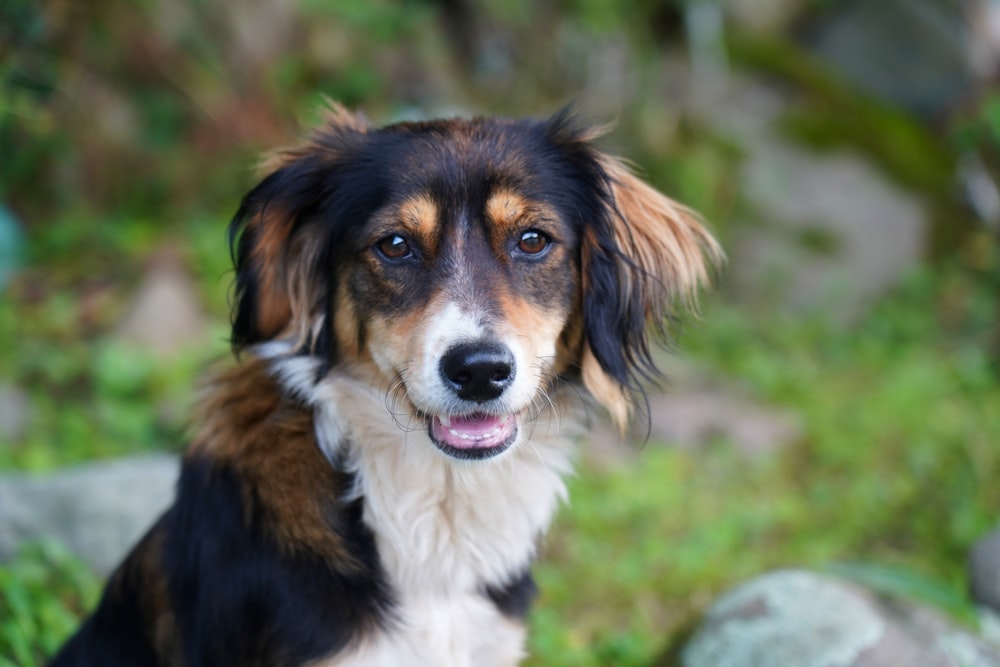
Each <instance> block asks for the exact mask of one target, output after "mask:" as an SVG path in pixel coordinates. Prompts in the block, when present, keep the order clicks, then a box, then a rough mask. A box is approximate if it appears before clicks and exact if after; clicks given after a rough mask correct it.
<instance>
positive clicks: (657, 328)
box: [580, 154, 722, 429]
mask: <svg viewBox="0 0 1000 667" xmlns="http://www.w3.org/2000/svg"><path fill="white" fill-rule="evenodd" d="M597 161H598V163H599V164H600V168H601V171H602V172H603V176H604V178H603V180H604V184H605V194H604V206H605V213H606V215H605V216H601V219H600V220H598V221H597V222H596V223H595V224H593V225H591V226H588V227H586V228H585V230H584V233H583V234H582V237H581V270H582V272H583V317H584V336H585V344H584V349H583V354H582V358H581V362H580V363H581V372H582V376H583V382H584V385H585V386H586V387H587V389H588V390H589V391H590V392H591V393H592V394H593V395H594V397H595V398H596V399H597V400H598V401H599V402H600V403H601V404H603V405H604V406H605V407H606V408H607V409H608V411H609V412H610V414H611V416H612V418H613V419H614V421H615V422H616V423H617V425H618V426H619V428H622V429H624V427H625V424H626V422H627V420H628V417H629V414H630V412H631V409H632V407H633V400H634V399H633V397H634V396H635V395H636V392H641V386H640V384H641V382H642V380H644V379H649V378H650V377H655V376H657V374H658V373H657V370H656V367H655V365H654V362H653V359H652V356H651V354H650V342H649V336H650V333H653V334H658V335H664V334H665V333H666V330H665V328H666V324H667V322H668V319H670V318H671V317H672V314H673V312H674V309H675V308H679V307H688V308H693V307H694V306H695V305H696V301H697V291H698V289H699V287H701V286H702V285H704V284H706V283H707V282H708V281H709V277H710V274H711V272H712V268H713V267H714V266H715V265H717V264H718V263H719V262H720V261H721V259H722V251H721V249H720V248H719V245H718V244H717V243H716V241H715V240H714V239H713V238H712V236H711V235H710V234H709V232H708V231H707V230H706V229H705V227H704V226H703V225H702V224H701V222H700V221H699V220H698V218H697V216H696V215H695V214H694V213H693V212H692V211H691V210H689V209H687V208H685V207H684V206H682V205H680V204H678V203H676V202H674V201H672V200H671V199H669V198H668V197H666V196H664V195H662V194H660V193H659V192H657V191H656V190H654V189H653V188H652V187H651V186H649V185H648V184H647V183H645V182H643V181H642V180H640V179H639V178H637V177H636V176H635V175H634V174H632V173H631V172H630V171H629V169H628V168H627V167H625V165H623V164H622V163H621V162H620V161H618V160H617V159H614V158H611V157H608V156H606V155H603V154H598V156H597Z"/></svg>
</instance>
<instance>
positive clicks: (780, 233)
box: [701, 75, 930, 323]
mask: <svg viewBox="0 0 1000 667" xmlns="http://www.w3.org/2000/svg"><path fill="white" fill-rule="evenodd" d="M791 102H792V99H791V98H790V97H788V95H787V94H786V93H785V92H783V91H782V90H780V89H778V88H776V87H774V86H772V85H770V84H768V83H766V82H764V81H762V80H759V79H754V78H750V77H745V76H740V75H734V76H732V77H731V79H730V81H729V85H728V88H727V90H726V93H725V97H724V99H722V100H721V101H720V102H719V103H718V104H715V105H713V107H711V108H708V109H703V110H702V112H701V116H702V117H704V118H705V119H706V120H708V121H709V122H710V123H711V124H712V125H713V127H715V128H716V130H717V131H719V132H720V133H721V134H722V135H724V136H726V137H727V138H729V139H730V140H731V141H733V142H735V143H736V144H738V145H739V146H740V147H741V149H742V151H743V153H744V160H743V162H742V165H741V178H740V179H739V182H740V187H741V189H742V194H741V196H742V198H743V199H744V201H746V203H747V204H748V205H749V207H750V209H751V210H752V215H751V220H752V221H754V223H753V224H745V225H743V226H742V227H741V228H740V229H738V230H737V233H736V234H735V235H734V238H733V239H732V240H731V242H730V243H729V244H728V246H727V248H726V251H727V253H728V254H729V263H728V265H727V268H726V273H725V279H726V283H727V285H728V286H729V287H730V288H731V289H732V291H733V292H734V294H735V296H737V297H738V298H740V299H741V300H744V301H748V302H750V303H752V304H758V303H759V304H762V305H765V306H768V307H772V306H777V307H779V308H784V309H792V310H795V311H797V312H806V313H823V314H824V315H825V316H828V317H830V318H831V320H832V321H834V322H842V323H849V322H850V321H852V319H853V318H855V317H856V316H857V315H859V314H861V313H863V312H864V311H865V309H866V308H867V307H868V306H869V305H870V304H871V303H872V302H873V301H874V300H875V299H877V298H878V297H879V296H882V295H883V294H885V293H886V292H887V291H888V290H889V289H891V288H892V287H894V286H895V285H896V284H897V283H898V282H899V280H900V279H901V278H902V277H903V276H904V275H906V274H907V273H908V272H910V271H912V270H914V269H916V268H917V267H919V266H921V265H922V263H923V260H924V254H925V246H926V238H927V233H928V230H929V229H930V215H929V213H928V211H927V210H926V208H925V207H924V206H923V204H922V200H921V199H920V197H919V196H917V195H915V194H913V193H910V192H907V191H905V190H903V189H901V188H900V187H898V186H897V185H896V184H894V183H893V182H892V181H891V180H890V179H889V178H888V177H887V176H886V175H885V174H883V173H882V172H881V171H880V170H879V169H878V168H877V167H875V166H874V165H873V164H872V163H871V162H869V161H868V160H866V159H865V158H864V157H863V156H862V155H860V154H859V153H857V152H852V151H847V150H842V151H837V152H824V153H817V152H816V151H814V150H812V149H809V148H807V147H803V146H799V145H797V144H795V143H793V142H792V141H790V140H789V139H787V138H785V137H784V136H783V135H782V132H781V130H780V121H781V118H782V115H783V113H784V111H785V109H787V107H788V105H789V104H790V103H791Z"/></svg>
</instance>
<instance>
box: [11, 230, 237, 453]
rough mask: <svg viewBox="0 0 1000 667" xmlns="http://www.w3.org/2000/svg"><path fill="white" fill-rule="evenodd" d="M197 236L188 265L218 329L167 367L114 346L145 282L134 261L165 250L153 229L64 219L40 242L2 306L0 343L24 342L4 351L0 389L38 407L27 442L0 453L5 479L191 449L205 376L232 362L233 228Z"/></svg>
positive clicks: (38, 237)
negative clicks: (16, 473)
mask: <svg viewBox="0 0 1000 667" xmlns="http://www.w3.org/2000/svg"><path fill="white" fill-rule="evenodd" d="M189 229H190V233H189V236H188V239H187V240H188V246H187V247H188V253H189V255H190V256H191V261H189V264H190V265H191V266H192V267H195V268H197V269H198V272H197V277H198V278H199V279H200V281H201V284H202V285H203V286H204V287H205V293H206V295H211V297H206V299H205V301H206V303H208V304H210V312H212V313H213V314H214V315H215V322H216V323H217V324H216V328H215V329H214V330H213V331H212V332H210V334H209V335H210V338H209V339H208V340H206V341H205V342H204V344H203V345H200V346H199V347H198V348H197V349H192V350H190V351H188V352H187V353H183V354H181V355H180V356H178V357H176V358H171V359H169V360H166V359H162V358H156V357H153V356H151V355H150V353H148V352H143V351H141V350H138V349H135V348H132V347H129V346H128V345H126V344H123V343H122V342H120V341H119V340H117V339H116V338H115V337H114V336H113V335H111V332H112V330H113V327H114V323H115V321H116V320H119V319H120V318H121V317H122V315H123V311H124V309H125V307H126V305H127V304H126V302H127V298H128V297H129V296H130V293H131V290H130V288H131V287H134V285H135V282H136V280H137V275H138V273H139V271H140V265H141V262H140V261H139V260H138V259H136V256H137V255H139V256H141V255H143V254H145V253H147V252H149V251H150V250H151V248H153V247H154V246H155V245H157V243H163V242H164V241H163V239H162V238H160V240H159V241H157V240H156V239H157V231H156V229H155V227H154V226H153V225H150V224H148V223H144V222H141V221H139V222H136V221H129V220H122V221H120V223H119V224H117V225H91V224H88V221H82V222H81V221H80V220H78V219H67V220H65V221H61V222H58V223H55V224H52V225H50V226H48V227H47V228H45V229H44V230H39V232H38V233H36V234H34V235H32V237H31V238H30V239H29V244H28V254H29V259H30V261H31V268H30V269H28V270H26V271H25V272H24V273H23V274H21V275H20V276H19V277H18V278H17V279H16V280H15V281H14V282H13V283H11V285H10V286H9V288H8V290H7V293H6V294H5V295H4V298H3V299H0V339H2V340H15V341H17V342H18V343H17V345H4V346H0V369H3V370H2V371H0V383H10V384H12V385H14V386H16V387H19V388H21V389H22V390H23V391H25V392H26V393H27V398H28V402H29V404H30V406H31V408H30V410H29V413H28V414H27V415H26V416H25V420H26V424H25V428H24V433H23V434H22V435H21V436H20V437H18V438H17V439H16V440H15V441H12V442H6V443H0V445H2V446H0V469H2V468H10V467H17V468H29V469H36V470H37V469H47V468H52V467H54V466H56V465H63V464H67V463H73V462H79V461H84V460H88V459H91V458H94V457H106V456H113V455H121V454H125V453H128V452H135V451H150V450H162V449H174V450H176V449H178V448H179V447H181V446H183V443H184V438H183V430H184V427H185V424H186V418H187V413H188V406H189V404H190V402H191V400H192V399H191V397H192V392H193V389H194V387H195V386H196V381H197V377H198V375H199V373H200V372H201V370H202V369H203V367H204V365H205V363H206V362H207V361H209V360H211V359H216V358H221V357H223V356H225V355H226V354H227V346H226V343H225V340H226V332H225V327H224V325H223V322H224V321H225V316H226V313H227V312H228V308H227V306H226V298H225V293H226V289H225V286H226V284H227V283H228V278H227V277H226V276H227V271H226V269H225V268H224V267H226V266H227V264H228V257H227V255H226V252H225V247H224V243H223V240H224V232H223V229H224V225H222V224H219V223H217V222H210V223H201V224H192V225H191V226H190V228H189ZM209 246H211V247H212V249H211V250H209ZM123 258H127V259H124V260H123Z"/></svg>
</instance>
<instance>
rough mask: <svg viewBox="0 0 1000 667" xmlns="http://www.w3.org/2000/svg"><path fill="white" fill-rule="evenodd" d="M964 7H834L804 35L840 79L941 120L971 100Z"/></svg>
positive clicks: (928, 0) (921, 2)
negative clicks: (963, 102) (965, 101)
mask: <svg viewBox="0 0 1000 667" xmlns="http://www.w3.org/2000/svg"><path fill="white" fill-rule="evenodd" d="M963 4H964V3H960V2H954V3H952V2H938V1H937V0H881V1H880V2H865V1H864V0H862V1H860V2H858V1H857V0H851V1H848V2H837V3H832V4H831V5H830V9H829V11H827V12H825V13H824V14H823V15H821V16H820V17H819V18H818V20H817V21H816V22H815V25H814V27H813V29H812V30H810V31H808V32H810V33H811V34H810V35H808V37H807V41H808V42H810V46H811V48H812V50H813V52H814V53H815V54H816V55H817V56H818V57H819V58H820V59H821V60H822V61H824V62H825V63H827V64H828V65H829V66H830V67H831V68H832V69H833V70H834V71H835V72H836V73H837V74H838V75H839V76H841V77H842V78H844V79H846V80H848V81H850V82H851V83H853V84H854V85H855V86H857V87H858V88H860V89H861V90H863V91H865V92H867V93H868V94H870V95H874V96H875V97H879V98H882V99H884V100H887V101H889V102H891V103H894V104H898V105H900V106H903V107H904V108H907V109H910V110H911V111H914V112H916V113H919V114H921V115H923V116H925V117H941V116H942V115H944V114H945V113H946V112H947V111H948V109H950V108H952V107H953V106H954V105H955V104H957V103H960V101H961V100H962V99H964V98H966V97H968V93H969V89H970V86H971V84H972V68H973V63H972V62H971V58H970V54H969V51H970V49H969V26H968V25H967V23H966V20H965V17H963V15H962V7H961V5H963ZM969 4H971V3H969ZM994 4H995V3H994ZM889 36H891V38H888V39H887V37H889Z"/></svg>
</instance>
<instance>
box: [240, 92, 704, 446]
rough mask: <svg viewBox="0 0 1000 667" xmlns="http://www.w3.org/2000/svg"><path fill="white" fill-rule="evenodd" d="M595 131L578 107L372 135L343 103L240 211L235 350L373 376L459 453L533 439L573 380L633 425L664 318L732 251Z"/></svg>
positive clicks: (437, 440)
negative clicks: (281, 352)
mask: <svg viewBox="0 0 1000 667" xmlns="http://www.w3.org/2000/svg"><path fill="white" fill-rule="evenodd" d="M591 138H592V133H589V132H587V131H584V130H581V129H578V128H576V127H575V126H574V124H573V122H572V120H571V119H570V118H569V117H568V116H567V115H565V114H564V115H559V116H556V117H555V118H553V119H551V120H548V121H508V120H485V119H476V120H447V121H435V122H427V123H404V124H398V125H392V126H388V127H386V128H382V129H372V128H369V127H368V126H366V125H365V124H364V123H363V122H362V121H361V120H359V119H358V118H356V117H354V116H351V115H350V114H348V113H346V112H345V111H343V110H342V109H339V108H335V109H333V111H332V112H331V114H330V117H329V118H328V120H327V122H326V123H325V124H324V125H323V126H322V127H321V128H319V129H318V130H317V131H316V132H315V133H314V134H313V135H312V137H311V138H310V140H309V141H308V142H307V143H306V144H304V145H303V146H301V147H299V148H295V149H292V150H289V151H286V152H283V153H281V154H279V155H277V156H276V157H275V159H274V160H273V161H272V163H271V165H270V167H271V170H272V171H271V173H270V175H269V176H267V177H266V178H265V179H264V181H262V182H261V184H260V185H258V186H257V188H255V189H254V190H253V191H251V192H250V193H249V194H248V195H247V197H246V198H245V199H244V202H243V205H242V207H241V209H240V211H239V213H238V214H237V216H236V219H235V220H234V222H233V227H232V238H233V240H234V256H235V260H236V268H237V279H236V288H237V290H236V294H237V301H236V304H235V309H234V315H235V317H234V328H233V341H234V344H235V345H236V346H237V347H242V346H246V345H250V344H256V343H261V342H265V341H269V340H274V339H286V340H288V341H290V342H292V343H294V346H295V349H298V350H300V353H301V354H310V355H314V356H318V357H320V358H321V359H322V360H323V362H324V372H337V369H338V368H344V369H348V368H349V369H355V370H357V369H365V372H367V373H369V374H374V375H375V376H376V377H378V378H381V380H382V382H383V383H384V386H385V388H386V390H387V391H391V392H394V393H395V396H396V398H398V399H401V401H402V403H403V405H404V406H405V408H406V409H408V410H409V411H410V413H411V414H410V417H411V418H412V420H417V422H418V423H419V424H420V425H421V428H426V432H427V434H428V435H429V439H430V441H431V442H432V443H433V444H434V445H436V446H437V448H438V449H440V450H441V451H442V452H444V453H445V454H447V455H449V456H452V457H455V458H458V459H488V458H492V457H494V456H496V455H498V454H500V453H502V452H504V451H505V450H507V449H508V448H510V447H512V446H515V445H516V444H517V443H518V442H519V441H521V440H523V439H524V438H525V433H526V427H527V426H529V425H530V421H531V419H532V417H533V415H535V414H537V412H538V410H539V409H540V408H542V407H544V405H545V404H546V403H547V401H548V400H549V396H548V394H549V392H550V391H552V389H553V388H554V387H555V385H556V383H557V382H559V381H564V380H568V381H573V380H582V383H583V384H584V385H585V386H586V387H587V388H588V389H589V390H590V392H591V393H592V394H593V395H594V396H595V398H596V399H597V400H598V401H599V402H601V403H602V404H604V405H605V406H606V407H607V408H608V409H609V410H610V411H611V413H612V415H613V416H614V417H615V418H616V419H617V420H618V421H619V422H622V421H624V419H625V417H626V415H627V413H628V409H629V404H630V398H629V397H630V394H631V392H632V391H634V390H635V389H636V388H637V380H638V378H639V377H640V376H641V375H642V374H643V373H645V372H647V371H648V370H650V368H649V355H648V343H647V328H648V325H649V324H650V323H654V324H659V323H660V322H662V321H663V318H664V316H665V315H666V314H667V310H666V309H667V308H668V307H669V305H670V304H672V303H674V302H676V301H678V300H685V299H689V298H690V297H691V295H692V294H693V291H694V290H695V289H696V287H697V285H698V284H699V283H700V282H702V281H704V280H705V277H706V273H707V270H706V265H707V263H708V261H709V260H711V259H714V258H716V257H717V255H718V251H717V247H716V245H715V244H714V241H712V239H711V237H709V236H708V234H707V233H706V232H705V231H704V229H703V228H702V227H701V226H700V225H699V224H698V223H697V222H696V221H695V220H694V218H693V217H692V216H691V215H689V213H688V212H687V211H686V210H685V209H683V208H681V207H679V206H677V205H676V204H674V203H673V202H671V201H670V200H668V199H667V198H665V197H663V196H662V195H660V194H658V193H656V192H655V191H654V190H652V189H651V188H649V186H647V185H645V184H644V183H642V182H641V181H639V180H638V179H636V178H635V177H634V176H632V175H631V174H630V173H629V172H628V171H627V170H626V169H624V168H623V167H622V166H621V164H620V163H619V162H617V161H616V160H614V159H612V158H610V157H608V156H606V155H604V154H602V153H600V152H599V151H598V150H596V149H595V148H594V147H593V146H592V145H591V142H590V140H591ZM412 420H407V421H410V422H412Z"/></svg>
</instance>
